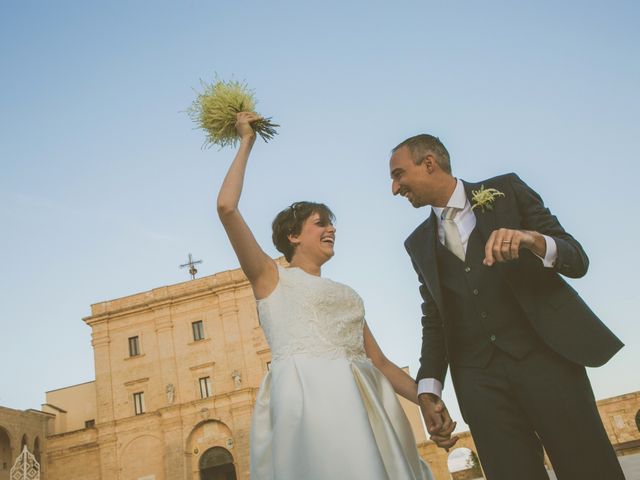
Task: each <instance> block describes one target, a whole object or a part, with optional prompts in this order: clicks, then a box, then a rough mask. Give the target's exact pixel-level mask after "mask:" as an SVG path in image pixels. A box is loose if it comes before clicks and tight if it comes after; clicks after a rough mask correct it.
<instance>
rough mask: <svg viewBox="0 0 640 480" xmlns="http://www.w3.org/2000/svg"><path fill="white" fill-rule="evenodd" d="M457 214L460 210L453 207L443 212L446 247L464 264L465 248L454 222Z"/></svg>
mask: <svg viewBox="0 0 640 480" xmlns="http://www.w3.org/2000/svg"><path fill="white" fill-rule="evenodd" d="M457 213H458V209H457V208H453V207H446V208H445V209H444V210H443V212H442V229H443V230H444V246H445V247H447V248H448V249H449V251H450V252H451V253H453V254H454V255H455V256H456V257H458V258H459V259H460V260H462V261H463V262H464V257H465V253H464V248H463V247H462V240H460V232H459V231H458V226H457V225H456V223H455V222H454V221H453V219H454V217H455V216H456V214H457Z"/></svg>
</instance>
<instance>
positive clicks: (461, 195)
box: [418, 180, 558, 397]
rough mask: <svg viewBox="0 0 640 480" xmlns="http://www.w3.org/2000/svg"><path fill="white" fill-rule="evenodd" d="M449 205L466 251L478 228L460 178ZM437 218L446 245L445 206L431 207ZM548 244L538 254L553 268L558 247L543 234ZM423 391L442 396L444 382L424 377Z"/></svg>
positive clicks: (439, 237)
mask: <svg viewBox="0 0 640 480" xmlns="http://www.w3.org/2000/svg"><path fill="white" fill-rule="evenodd" d="M447 207H453V208H458V209H460V211H459V212H458V213H457V214H456V216H455V217H454V218H453V222H454V223H455V224H456V226H457V227H458V232H459V233H460V240H461V241H462V248H464V251H465V253H466V252H467V245H468V244H469V237H470V236H471V232H473V229H474V228H476V216H475V214H474V213H473V211H472V210H471V202H469V199H468V198H467V194H466V192H465V190H464V184H463V183H462V182H461V181H460V180H456V188H455V190H454V191H453V193H452V194H451V197H450V198H449V201H448V202H447ZM431 208H432V210H433V211H434V213H435V214H436V218H437V219H438V240H440V243H441V244H443V245H444V229H443V228H442V213H443V211H444V207H431ZM543 237H544V240H545V242H546V244H547V251H546V253H545V256H544V258H542V257H540V256H538V255H536V256H537V257H538V258H540V260H542V265H544V266H545V267H546V268H552V267H553V266H554V265H555V263H556V260H557V258H558V247H557V246H556V242H555V240H553V238H551V237H549V236H547V235H543ZM421 393H433V394H435V395H437V396H438V397H440V396H441V395H442V383H441V382H440V380H438V379H436V378H423V379H422V380H420V381H419V382H418V395H420V394H421Z"/></svg>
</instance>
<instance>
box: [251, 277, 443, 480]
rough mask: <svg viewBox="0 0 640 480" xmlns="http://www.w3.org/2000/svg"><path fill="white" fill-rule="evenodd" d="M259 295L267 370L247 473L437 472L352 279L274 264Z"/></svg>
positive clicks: (391, 477)
mask: <svg viewBox="0 0 640 480" xmlns="http://www.w3.org/2000/svg"><path fill="white" fill-rule="evenodd" d="M278 272H279V276H280V279H279V281H278V284H277V286H276V288H275V290H274V291H273V292H272V293H271V294H270V295H269V296H268V297H267V298H265V299H262V300H258V302H257V303H258V314H259V317H260V323H261V325H262V328H263V330H264V333H265V336H266V338H267V341H268V342H269V346H270V347H271V356H272V362H271V368H270V371H269V372H268V373H267V375H266V377H265V378H264V380H263V382H262V385H261V386H260V390H259V392H258V396H257V399H256V404H255V407H254V411H253V418H252V428H251V454H250V457H251V460H250V461H251V480H342V479H344V480H356V479H367V480H425V479H428V480H431V479H432V476H431V473H430V471H429V468H428V467H427V465H426V464H425V463H424V462H423V461H422V459H421V458H420V457H419V455H418V451H417V448H416V442H415V439H414V436H413V432H412V430H411V426H410V424H409V421H408V420H407V417H406V415H405V413H404V411H403V410H402V407H401V406H400V403H399V402H398V399H397V398H396V394H395V392H394V390H393V387H392V386H391V384H390V383H389V381H388V380H387V379H386V377H384V376H383V375H382V373H380V371H379V370H378V369H376V368H375V367H374V365H373V363H371V360H369V359H368V358H367V356H366V354H365V350H364V341H363V328H364V307H363V303H362V299H361V298H360V296H359V295H358V294H357V293H356V292H355V291H354V290H353V289H351V288H349V287H348V286H346V285H342V284H340V283H337V282H334V281H332V280H329V279H326V278H322V277H316V276H314V275H310V274H308V273H306V272H305V271H304V270H302V269H300V268H287V269H285V268H282V267H280V266H278Z"/></svg>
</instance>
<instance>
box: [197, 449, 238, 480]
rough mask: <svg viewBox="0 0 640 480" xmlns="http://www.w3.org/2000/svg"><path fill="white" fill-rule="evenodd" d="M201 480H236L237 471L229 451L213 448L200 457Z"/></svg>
mask: <svg viewBox="0 0 640 480" xmlns="http://www.w3.org/2000/svg"><path fill="white" fill-rule="evenodd" d="M199 469H200V480H236V469H235V467H234V466H233V457H232V456H231V453H229V450H227V449H226V448H222V447H213V448H210V449H209V450H207V451H206V452H204V453H203V454H202V457H200V462H199Z"/></svg>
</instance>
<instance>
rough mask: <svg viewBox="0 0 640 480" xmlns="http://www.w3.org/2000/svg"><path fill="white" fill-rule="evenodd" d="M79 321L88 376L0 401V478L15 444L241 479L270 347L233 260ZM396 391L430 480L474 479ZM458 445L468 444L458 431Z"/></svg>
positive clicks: (171, 477) (627, 439)
mask: <svg viewBox="0 0 640 480" xmlns="http://www.w3.org/2000/svg"><path fill="white" fill-rule="evenodd" d="M84 322H85V323H86V324H87V325H88V326H89V327H90V328H91V330H92V345H93V351H94V364H95V381H92V382H88V383H83V384H80V385H74V386H71V387H66V388H60V389H58V390H53V391H49V392H47V393H46V403H44V404H43V405H42V409H41V411H37V410H27V411H24V412H23V411H17V410H11V409H6V408H2V407H0V480H8V479H9V469H10V467H11V465H12V464H13V461H14V460H15V458H16V457H17V455H18V454H19V453H20V451H22V447H23V446H25V445H26V446H27V448H28V450H29V451H31V452H32V453H34V455H35V456H36V459H37V460H38V461H39V462H40V464H41V467H42V470H41V477H40V478H41V479H42V480H58V479H60V480H62V479H64V480H120V479H122V480H178V479H186V480H235V479H243V480H247V479H249V432H250V424H251V412H252V408H253V405H254V401H255V398H256V395H257V391H258V388H259V386H260V383H261V381H262V379H263V377H264V375H265V373H266V372H267V371H268V369H269V364H270V351H269V346H268V344H267V343H266V340H265V337H264V335H263V333H262V330H261V328H260V326H259V323H258V317H257V312H256V305H255V301H254V299H253V295H252V291H251V288H250V286H249V284H248V282H247V280H246V278H245V277H244V275H243V274H242V272H241V271H240V270H231V271H226V272H221V273H218V274H215V275H211V276H208V277H204V278H200V279H196V280H191V281H188V282H184V283H180V284H176V285H170V286H164V287H160V288H155V289H153V290H150V291H147V292H143V293H139V294H135V295H131V296H127V297H123V298H119V299H116V300H111V301H105V302H101V303H97V304H95V305H92V307H91V315H90V316H88V317H86V318H84ZM623 397H624V398H623ZM623 397H619V398H620V399H621V400H616V399H618V397H616V399H609V400H605V401H603V402H605V403H603V402H600V403H602V406H603V407H604V408H605V410H606V412H607V413H605V414H603V418H604V419H605V425H606V426H607V429H608V430H609V431H610V434H611V438H612V441H613V442H614V445H615V444H616V443H617V444H620V445H624V449H622V450H624V452H622V451H621V454H624V453H637V452H640V432H638V428H637V426H636V425H635V422H637V421H638V420H637V419H635V421H634V415H637V414H636V412H637V411H638V409H639V407H640V392H636V393H634V394H628V395H627V396H623ZM400 400H401V403H402V405H403V407H404V409H405V411H406V413H407V416H408V418H409V420H410V422H411V424H412V427H413V429H414V434H415V436H416V440H417V442H418V448H419V451H420V453H421V455H422V456H423V458H425V460H426V461H427V462H428V463H429V464H430V465H431V467H432V469H433V470H434V474H435V476H436V479H437V480H440V479H442V480H444V479H449V478H453V479H454V480H456V479H463V478H476V477H478V476H479V477H480V478H481V477H482V472H481V470H480V467H479V466H478V465H475V466H474V465H471V466H470V467H469V468H467V469H466V470H464V471H460V472H451V471H450V469H449V466H448V463H447V460H448V457H447V453H446V452H444V451H443V450H441V449H437V448H436V447H435V445H434V444H433V443H432V442H429V441H427V440H426V437H425V431H424V428H423V426H422V421H421V418H420V413H419V410H418V408H417V407H416V406H415V405H413V404H411V403H410V402H407V401H406V400H404V399H400ZM606 402H608V403H606ZM602 412H603V409H602V408H601V413H602ZM339 435H340V432H336V436H337V437H339ZM458 446H461V447H466V448H469V449H470V451H475V447H474V445H473V440H472V438H471V436H470V435H469V434H468V433H463V434H461V441H460V442H459V444H458Z"/></svg>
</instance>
